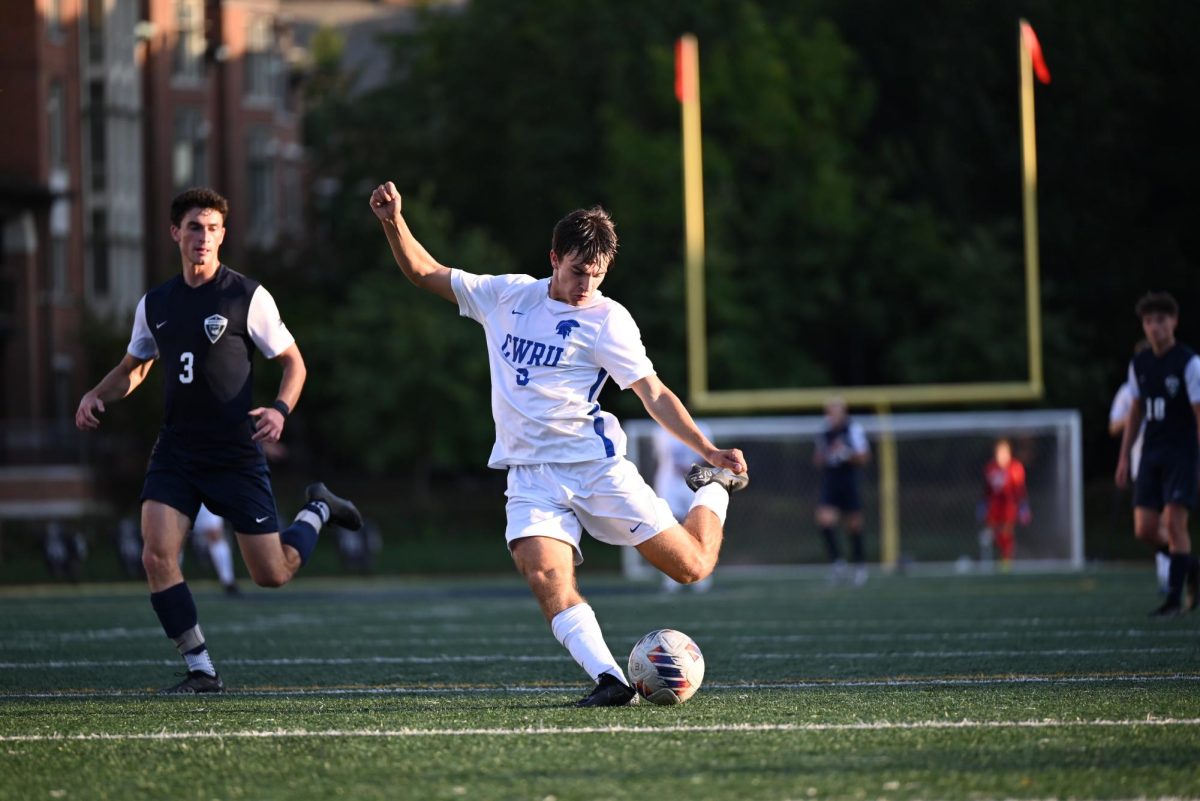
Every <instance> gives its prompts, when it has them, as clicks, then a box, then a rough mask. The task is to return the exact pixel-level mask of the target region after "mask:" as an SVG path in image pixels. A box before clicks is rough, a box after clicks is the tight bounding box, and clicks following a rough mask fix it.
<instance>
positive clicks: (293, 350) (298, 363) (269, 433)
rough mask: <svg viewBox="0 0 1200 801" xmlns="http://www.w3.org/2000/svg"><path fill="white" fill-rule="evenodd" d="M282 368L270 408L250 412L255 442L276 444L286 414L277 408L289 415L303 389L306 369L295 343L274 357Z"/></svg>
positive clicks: (306, 373) (281, 432)
mask: <svg viewBox="0 0 1200 801" xmlns="http://www.w3.org/2000/svg"><path fill="white" fill-rule="evenodd" d="M275 360H276V361H278V362H279V364H280V365H281V366H282V367H283V378H281V379H280V380H279V394H278V395H276V396H275V403H274V404H272V405H271V406H260V407H258V408H257V409H251V410H250V416H251V417H255V418H257V420H258V421H257V422H256V423H255V426H254V441H255V442H262V441H264V440H265V441H267V442H278V441H279V438H280V437H282V436H283V424H284V421H285V420H286V419H287V417H286V414H285V413H284V412H283V411H282V409H280V408H279V407H280V406H282V407H284V408H286V409H287V413H289V414H290V413H291V410H292V409H295V408H296V404H297V403H298V402H299V401H300V392H301V391H302V390H303V389H304V380H305V379H306V378H307V377H308V369H307V368H306V367H305V366H304V357H303V356H301V355H300V348H299V346H297V345H296V344H295V343H293V344H292V346H291V347H289V348H288V349H287V350H285V351H284V352H283V353H280V354H279V355H278V356H276V357H275Z"/></svg>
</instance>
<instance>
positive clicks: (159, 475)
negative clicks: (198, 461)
mask: <svg viewBox="0 0 1200 801" xmlns="http://www.w3.org/2000/svg"><path fill="white" fill-rule="evenodd" d="M142 500H143V501H158V502H159V503H164V504H166V505H167V506H170V507H171V508H173V509H178V510H179V511H181V512H183V513H184V514H185V515H187V516H188V517H189V518H191V519H192V520H193V521H194V520H195V519H196V513H197V512H199V511H200V504H201V503H202V502H203V503H204V505H205V506H207V507H208V508H209V511H211V512H212V513H213V514H215V515H220V516H221V517H224V518H225V519H226V520H229V521H230V522H231V523H233V530H234V531H236V532H238V533H239V534H271V533H273V532H276V531H279V512H278V511H277V510H276V508H275V495H274V493H273V492H272V491H271V471H270V469H269V468H268V467H267V465H266V464H249V465H236V466H230V467H213V466H207V465H206V466H194V465H185V464H181V463H180V460H177V459H174V458H172V457H171V456H170V455H169V454H160V453H157V452H156V453H155V454H154V455H153V456H152V457H151V458H150V466H149V467H148V468H147V469H146V482H145V484H144V485H143V486H142Z"/></svg>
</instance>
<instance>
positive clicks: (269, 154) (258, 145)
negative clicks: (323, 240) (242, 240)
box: [246, 127, 275, 247]
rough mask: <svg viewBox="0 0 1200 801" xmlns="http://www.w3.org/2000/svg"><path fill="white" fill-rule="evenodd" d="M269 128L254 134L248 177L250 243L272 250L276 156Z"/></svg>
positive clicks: (249, 145)
mask: <svg viewBox="0 0 1200 801" xmlns="http://www.w3.org/2000/svg"><path fill="white" fill-rule="evenodd" d="M273 150H274V148H273V147H272V143H271V135H270V133H269V132H268V131H267V129H266V128H261V127H259V128H254V129H252V130H251V131H250V136H249V141H248V142H247V146H246V154H247V158H246V175H247V176H248V177H249V184H250V196H249V201H250V209H249V215H250V225H249V231H248V233H249V238H250V241H252V242H254V243H256V244H258V245H261V246H263V247H270V245H271V244H272V243H273V242H274V239H275V154H274V152H273Z"/></svg>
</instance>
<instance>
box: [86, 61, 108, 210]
mask: <svg viewBox="0 0 1200 801" xmlns="http://www.w3.org/2000/svg"><path fill="white" fill-rule="evenodd" d="M105 125H106V119H105V114H104V82H103V79H102V78H101V79H96V80H93V81H92V82H91V83H89V84H88V143H89V144H88V151H89V155H90V156H91V164H92V189H104V188H105V186H107V184H108V135H107V134H108V132H107V129H106V128H105Z"/></svg>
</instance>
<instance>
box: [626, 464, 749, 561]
mask: <svg viewBox="0 0 1200 801" xmlns="http://www.w3.org/2000/svg"><path fill="white" fill-rule="evenodd" d="M749 483H750V478H749V476H748V475H746V474H745V473H734V472H733V471H731V470H727V469H725V468H717V467H708V466H701V465H692V469H691V470H690V471H688V476H687V484H688V486H689V487H691V488H692V489H693V490H694V491H695V493H696V494H695V495H694V496H693V497H692V505H691V508H690V509H689V510H688V514H687V517H686V518H685V519H684V521H683V523H682V524H680V525H677V526H671V527H670V528H667V529H664V530H662V531H660V532H658V533H657V534H655V535H654V536H653V537H651V538H650V539H648V540H646V541H644V542H642V543H640V544H639V545H638V546H637V549H638V553H640V554H641V555H642V556H644V557H645V558H646V561H648V562H649V563H650V564H652V565H654V566H655V567H656V568H658V569H659V570H660V571H662V572H663V573H664V574H666V575H668V576H670V577H671V578H673V579H675V580H676V581H678V582H680V583H682V584H694V583H695V582H698V581H701V580H702V579H704V578H707V577H708V576H709V575H710V574H711V573H712V571H713V568H714V567H716V564H717V559H718V557H719V556H720V553H721V542H722V540H724V538H725V516H726V514H727V513H728V511H729V494H730V493H731V492H737V491H738V490H740V489H744V488H745V487H746V486H747V485H748V484H749Z"/></svg>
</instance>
